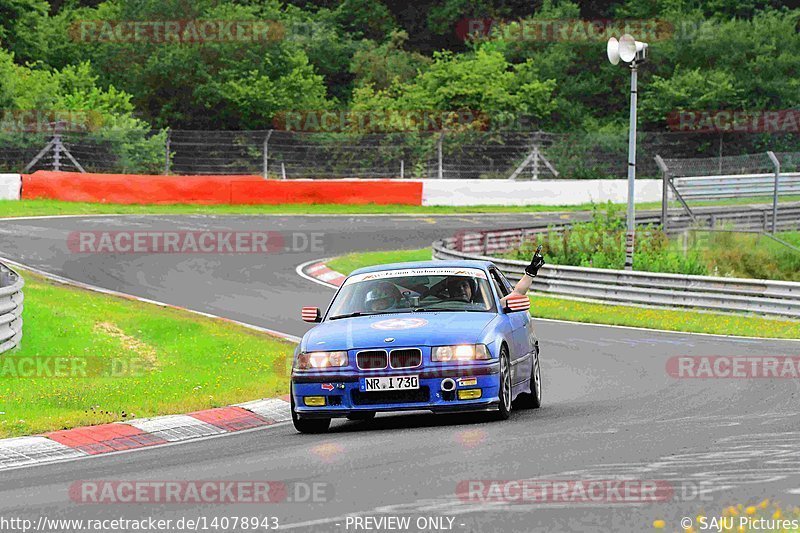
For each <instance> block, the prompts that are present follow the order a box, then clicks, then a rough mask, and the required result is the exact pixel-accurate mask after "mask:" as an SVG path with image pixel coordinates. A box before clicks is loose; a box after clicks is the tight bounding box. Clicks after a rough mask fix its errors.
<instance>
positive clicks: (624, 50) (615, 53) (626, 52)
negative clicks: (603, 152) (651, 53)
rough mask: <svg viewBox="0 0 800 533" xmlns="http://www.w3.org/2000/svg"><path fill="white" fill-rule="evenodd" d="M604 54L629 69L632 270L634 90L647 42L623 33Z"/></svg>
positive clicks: (629, 258) (629, 252)
mask: <svg viewBox="0 0 800 533" xmlns="http://www.w3.org/2000/svg"><path fill="white" fill-rule="evenodd" d="M606 54H607V55H608V60H609V61H610V62H611V64H612V65H617V64H619V61H620V59H621V60H622V61H624V62H625V63H628V66H629V67H630V69H631V113H630V127H629V128H628V232H627V234H626V235H625V270H633V248H634V243H635V241H636V212H635V210H634V199H635V198H634V195H635V185H634V183H635V179H636V92H637V87H638V85H637V81H638V80H637V73H638V67H639V65H640V64H642V63H644V61H645V59H646V57H647V43H642V42H639V41H637V40H636V39H634V38H633V37H632V36H631V35H629V34H627V33H626V34H625V35H623V36H622V37H621V38H620V40H619V41H617V39H616V38H615V37H612V38H610V39H609V40H608V45H607V46H606Z"/></svg>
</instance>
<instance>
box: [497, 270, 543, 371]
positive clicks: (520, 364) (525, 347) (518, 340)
mask: <svg viewBox="0 0 800 533" xmlns="http://www.w3.org/2000/svg"><path fill="white" fill-rule="evenodd" d="M490 273H491V276H492V283H493V284H494V286H495V289H496V290H497V293H498V294H499V295H500V297H501V298H503V297H504V296H508V295H509V294H510V293H511V291H512V290H513V288H512V287H511V284H510V283H509V282H508V280H507V279H506V278H505V276H503V274H502V273H501V272H500V271H498V270H497V269H495V268H492V269H490ZM503 312H504V311H503ZM506 316H507V317H508V321H509V323H510V324H511V339H510V342H511V346H510V347H509V348H510V351H511V353H510V354H509V357H510V359H511V361H510V362H511V382H512V384H514V385H516V384H517V383H521V382H523V381H525V380H527V379H529V378H530V375H531V365H532V364H533V359H532V358H531V357H529V352H530V351H531V348H530V337H531V329H530V328H531V325H530V322H531V320H530V315H529V314H528V311H511V312H506Z"/></svg>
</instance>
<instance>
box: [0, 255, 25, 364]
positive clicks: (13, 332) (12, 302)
mask: <svg viewBox="0 0 800 533" xmlns="http://www.w3.org/2000/svg"><path fill="white" fill-rule="evenodd" d="M24 284H25V282H24V281H23V279H22V278H21V277H20V276H19V274H17V273H16V272H14V271H13V270H11V269H9V268H8V267H6V266H5V265H3V264H1V263H0V353H3V352H7V351H8V350H11V349H12V348H15V347H17V346H18V345H19V342H20V340H21V339H22V307H23V306H22V300H23V295H22V286H23V285H24Z"/></svg>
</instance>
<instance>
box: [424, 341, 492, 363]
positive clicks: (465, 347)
mask: <svg viewBox="0 0 800 533" xmlns="http://www.w3.org/2000/svg"><path fill="white" fill-rule="evenodd" d="M490 357H491V355H489V349H488V348H487V347H486V345H485V344H458V345H455V346H434V347H433V350H431V361H438V362H443V363H445V362H448V361H474V360H476V359H489V358H490Z"/></svg>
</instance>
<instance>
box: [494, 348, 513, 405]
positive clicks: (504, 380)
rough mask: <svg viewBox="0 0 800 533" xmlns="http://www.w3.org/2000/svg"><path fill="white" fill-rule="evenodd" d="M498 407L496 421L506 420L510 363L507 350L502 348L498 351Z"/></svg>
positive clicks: (509, 398)
mask: <svg viewBox="0 0 800 533" xmlns="http://www.w3.org/2000/svg"><path fill="white" fill-rule="evenodd" d="M498 379H499V380H500V390H499V392H498V396H499V397H500V405H499V406H498V409H497V413H496V415H495V417H496V418H497V419H498V420H507V419H508V417H509V416H511V363H510V362H509V359H508V349H507V348H506V347H505V346H503V347H502V348H501V349H500V374H498Z"/></svg>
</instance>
